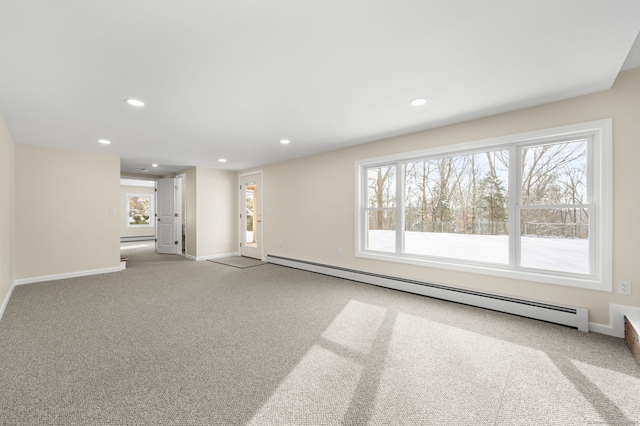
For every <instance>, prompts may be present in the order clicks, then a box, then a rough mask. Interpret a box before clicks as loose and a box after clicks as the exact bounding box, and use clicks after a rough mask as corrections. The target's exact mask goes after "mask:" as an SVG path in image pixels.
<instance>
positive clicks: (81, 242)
mask: <svg viewBox="0 0 640 426" xmlns="http://www.w3.org/2000/svg"><path fill="white" fill-rule="evenodd" d="M15 173H16V178H15V194H16V202H15V217H16V220H15V263H16V267H15V279H16V280H18V279H20V280H27V279H35V278H38V277H48V276H56V275H60V274H69V273H79V272H86V271H98V270H103V269H109V268H117V267H118V266H119V264H120V239H119V231H120V227H119V222H120V210H121V209H122V206H121V203H120V160H119V158H118V157H115V156H112V155H102V154H92V153H85V152H78V151H70V150H64V149H59V148H50V147H42V146H35V145H26V144H16V153H15Z"/></svg>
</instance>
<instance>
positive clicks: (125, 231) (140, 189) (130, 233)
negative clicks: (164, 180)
mask: <svg viewBox="0 0 640 426" xmlns="http://www.w3.org/2000/svg"><path fill="white" fill-rule="evenodd" d="M127 194H148V195H153V196H154V199H155V188H151V187H148V186H131V185H121V186H120V204H119V213H120V236H121V237H149V236H155V235H156V227H155V219H154V220H152V222H151V223H153V225H154V226H150V227H144V228H133V227H132V228H129V227H127V223H128V221H127Z"/></svg>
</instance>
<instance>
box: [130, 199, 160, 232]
mask: <svg viewBox="0 0 640 426" xmlns="http://www.w3.org/2000/svg"><path fill="white" fill-rule="evenodd" d="M153 204H154V203H153V195H148V194H127V205H126V208H127V216H126V218H127V227H151V226H153V214H154V211H153Z"/></svg>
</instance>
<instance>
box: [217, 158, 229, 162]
mask: <svg viewBox="0 0 640 426" xmlns="http://www.w3.org/2000/svg"><path fill="white" fill-rule="evenodd" d="M218 161H219V162H220V163H226V162H227V159H226V158H218Z"/></svg>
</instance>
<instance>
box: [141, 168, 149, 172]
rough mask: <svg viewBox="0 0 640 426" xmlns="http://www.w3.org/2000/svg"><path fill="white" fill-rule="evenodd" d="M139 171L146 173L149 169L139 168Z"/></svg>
mask: <svg viewBox="0 0 640 426" xmlns="http://www.w3.org/2000/svg"><path fill="white" fill-rule="evenodd" d="M140 171H141V172H143V173H147V172H148V171H149V169H140Z"/></svg>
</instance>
